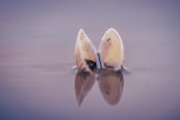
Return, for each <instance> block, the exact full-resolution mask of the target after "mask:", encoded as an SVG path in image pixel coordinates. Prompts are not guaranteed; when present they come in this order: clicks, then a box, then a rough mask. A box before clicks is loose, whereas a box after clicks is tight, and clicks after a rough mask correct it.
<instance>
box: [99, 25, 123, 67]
mask: <svg viewBox="0 0 180 120" xmlns="http://www.w3.org/2000/svg"><path fill="white" fill-rule="evenodd" d="M99 53H100V55H101V57H102V62H103V63H104V66H105V67H113V68H114V69H115V70H119V69H121V68H122V67H123V61H124V46H123V42H122V40H121V37H120V35H119V33H118V32H117V31H116V30H115V29H114V28H110V29H108V30H107V31H106V32H105V34H104V36H103V37H102V40H101V42H100V46H99Z"/></svg>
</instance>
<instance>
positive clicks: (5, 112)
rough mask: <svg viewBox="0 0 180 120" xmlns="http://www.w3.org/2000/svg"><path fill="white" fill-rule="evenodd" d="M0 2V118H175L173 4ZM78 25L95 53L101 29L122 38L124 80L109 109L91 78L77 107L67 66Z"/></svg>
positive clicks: (176, 15)
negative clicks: (116, 33) (93, 45)
mask: <svg viewBox="0 0 180 120" xmlns="http://www.w3.org/2000/svg"><path fill="white" fill-rule="evenodd" d="M0 3H1V4H0V9H1V11H0V16H2V17H1V18H0V26H1V27H0V96H1V97H0V119H2V120H11V119H13V120H24V119H26V120H28V119H29V120H32V119H58V120H59V119H60V120H70V119H73V120H74V119H86V120H92V119H98V120H104V119H113V120H114V119H115V120H116V119H117V120H119V119H123V120H131V119H146V120H161V119H162V120H169V119H179V118H180V115H179V112H180V102H179V101H180V94H179V90H180V88H179V84H180V81H179V73H180V68H179V67H180V63H179V61H180V57H179V51H180V48H179V44H180V42H179V39H180V36H179V31H180V24H179V20H180V16H179V7H178V6H179V2H178V1H177V2H171V3H170V2H157V1H151V2H147V1H146V2H145V1H139V2H133V1H132V2H125V1H122V2H117V1H114V3H112V2H100V1H99V2H96V4H94V2H89V3H86V2H77V3H75V2H74V3H69V2H65V1H64V2H48V1H47V2H43V3H42V2H37V3H35V2H17V3H15V2H13V1H12V2H0ZM82 6H83V7H82ZM84 6H86V7H84ZM47 8H49V9H47ZM81 27H82V28H83V29H84V30H85V32H86V33H87V35H88V36H89V37H90V39H91V40H92V41H93V43H94V44H95V46H96V47H97V46H98V45H99V42H100V40H101V37H102V35H103V34H104V32H105V31H106V30H107V29H108V28H109V27H114V28H115V29H117V31H118V32H119V33H120V35H121V37H122V40H123V42H124V47H125V65H126V66H127V67H128V68H129V69H130V74H124V73H123V80H124V84H123V91H122V95H121V97H120V98H119V101H117V103H116V104H115V105H111V104H109V103H108V101H107V99H105V97H104V96H103V94H102V89H103V87H100V85H99V81H98V80H97V79H95V80H94V82H93V83H91V84H93V85H92V86H90V87H92V88H90V90H89V91H88V93H87V94H86V96H85V97H84V99H83V101H82V103H81V105H80V106H79V103H78V96H77V94H76V86H75V82H76V76H77V75H76V71H73V70H72V69H71V68H72V66H73V65H74V45H75V41H76V37H77V33H78V30H79V29H80V28H81ZM95 77H97V75H96V76H95ZM106 78H107V77H105V78H104V79H106ZM90 82H92V81H90ZM88 89H89V88H88ZM85 90H87V89H85ZM85 92H86V91H85ZM83 94H84V93H83Z"/></svg>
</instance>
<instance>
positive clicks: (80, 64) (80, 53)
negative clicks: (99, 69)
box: [75, 29, 96, 72]
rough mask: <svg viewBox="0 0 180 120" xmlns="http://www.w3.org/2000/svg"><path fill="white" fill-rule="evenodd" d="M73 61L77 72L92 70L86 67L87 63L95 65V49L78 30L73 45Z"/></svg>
mask: <svg viewBox="0 0 180 120" xmlns="http://www.w3.org/2000/svg"><path fill="white" fill-rule="evenodd" d="M75 60H76V65H77V68H78V69H79V70H85V71H89V72H91V71H92V70H91V69H90V68H91V66H88V62H92V64H96V49H95V47H94V45H93V44H92V42H91V40H90V39H89V38H88V36H87V35H86V34H85V32H84V31H83V30H82V29H80V30H79V33H78V36H77V41H76V45H75ZM95 66H96V65H95Z"/></svg>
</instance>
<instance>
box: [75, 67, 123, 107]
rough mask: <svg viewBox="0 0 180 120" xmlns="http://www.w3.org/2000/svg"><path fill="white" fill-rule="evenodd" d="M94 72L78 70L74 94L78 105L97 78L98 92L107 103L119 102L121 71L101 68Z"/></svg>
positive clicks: (121, 88)
mask: <svg viewBox="0 0 180 120" xmlns="http://www.w3.org/2000/svg"><path fill="white" fill-rule="evenodd" d="M95 76H96V74H92V73H89V72H83V71H78V72H77V73H76V77H75V94H76V99H77V103H78V105H79V106H80V105H81V104H82V102H83V100H84V98H85V97H86V96H87V94H88V93H89V91H90V90H91V88H92V86H93V85H94V83H95V80H97V82H98V85H99V89H100V92H101V94H102V96H103V98H104V99H105V101H106V102H107V103H108V104H109V105H116V104H118V103H119V101H120V98H121V96H122V93H123V87H124V78H123V74H122V72H121V71H114V70H109V69H103V70H101V71H99V73H98V77H95Z"/></svg>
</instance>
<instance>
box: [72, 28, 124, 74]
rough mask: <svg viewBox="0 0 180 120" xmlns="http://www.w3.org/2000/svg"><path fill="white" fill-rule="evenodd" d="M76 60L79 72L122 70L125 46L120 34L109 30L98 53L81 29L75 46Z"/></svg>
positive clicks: (112, 29)
mask: <svg viewBox="0 0 180 120" xmlns="http://www.w3.org/2000/svg"><path fill="white" fill-rule="evenodd" d="M75 60H76V66H77V68H78V69H79V70H84V71H89V72H92V71H93V70H94V69H95V68H97V69H104V68H113V69H114V70H121V69H122V68H123V62H124V46H123V42H122V40H121V37H120V35H119V33H118V32H117V31H116V30H115V29H114V28H110V29H108V30H107V31H106V32H105V34H104V35H103V37H102V40H101V42H100V46H99V50H98V53H97V51H96V49H95V47H94V45H93V43H92V42H91V40H90V39H89V38H88V37H87V35H86V34H85V32H84V31H83V30H82V29H80V30H79V33H78V36H77V41H76V45H75Z"/></svg>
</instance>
